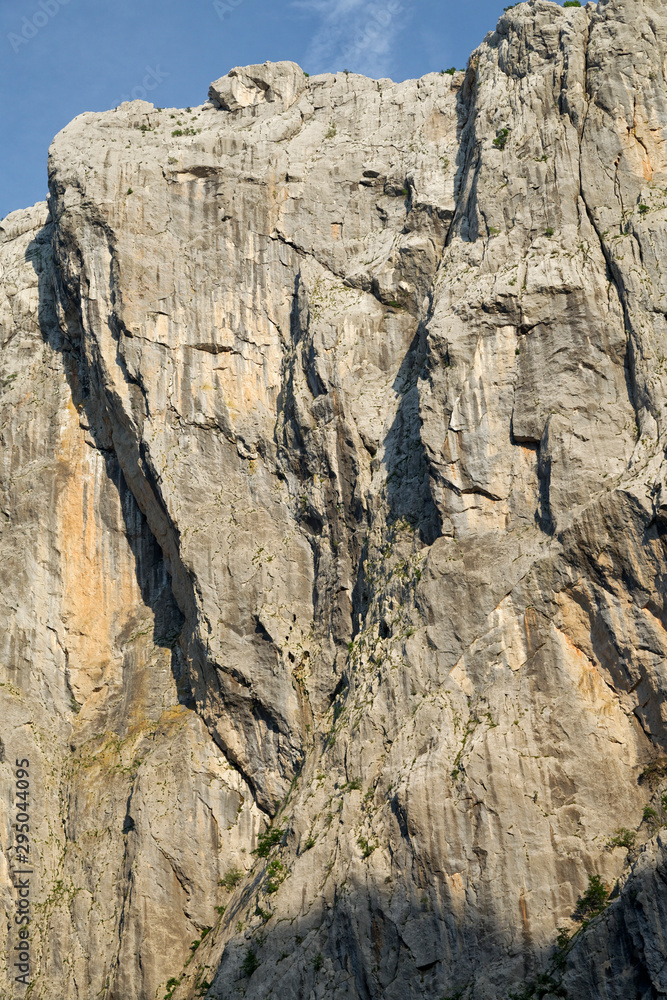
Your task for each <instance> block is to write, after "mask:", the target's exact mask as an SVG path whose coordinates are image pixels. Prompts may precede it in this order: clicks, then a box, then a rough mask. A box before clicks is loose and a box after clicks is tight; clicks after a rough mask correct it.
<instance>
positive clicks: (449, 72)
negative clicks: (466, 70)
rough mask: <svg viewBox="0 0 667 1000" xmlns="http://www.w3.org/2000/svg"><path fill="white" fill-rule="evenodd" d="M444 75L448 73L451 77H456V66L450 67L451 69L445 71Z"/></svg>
mask: <svg viewBox="0 0 667 1000" xmlns="http://www.w3.org/2000/svg"><path fill="white" fill-rule="evenodd" d="M442 72H443V73H448V74H449V75H450V76H454V74H455V73H456V66H450V67H449V69H443V71H442Z"/></svg>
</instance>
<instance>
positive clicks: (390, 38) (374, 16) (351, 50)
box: [294, 0, 404, 79]
mask: <svg viewBox="0 0 667 1000" xmlns="http://www.w3.org/2000/svg"><path fill="white" fill-rule="evenodd" d="M294 6H296V7H300V8H301V9H302V10H308V11H312V12H314V13H316V14H318V15H319V18H320V25H319V28H318V30H317V32H316V33H315V36H314V37H313V39H312V41H311V43H310V46H309V47H308V49H307V52H306V57H305V60H304V62H306V63H307V65H306V69H308V70H309V71H310V72H311V73H336V72H340V71H341V70H343V69H349V70H350V71H351V72H352V73H363V74H364V75H365V76H371V77H375V78H376V79H378V78H380V77H384V76H390V75H391V70H392V63H393V56H394V52H395V47H396V43H397V41H398V36H399V30H400V28H401V22H400V20H399V15H400V14H401V13H402V12H403V11H404V7H403V6H402V5H401V3H400V2H399V0H370V2H369V0H294Z"/></svg>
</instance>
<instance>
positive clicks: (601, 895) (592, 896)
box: [576, 875, 609, 920]
mask: <svg viewBox="0 0 667 1000" xmlns="http://www.w3.org/2000/svg"><path fill="white" fill-rule="evenodd" d="M608 899H609V890H608V889H607V886H606V885H605V884H604V882H603V881H602V879H601V878H600V876H599V875H589V876H588V888H587V889H586V892H585V893H584V894H583V896H580V897H579V899H578V900H577V912H576V917H577V920H590V919H591V918H592V917H597V915H598V913H602V911H603V910H604V908H605V906H606V905H607V900H608Z"/></svg>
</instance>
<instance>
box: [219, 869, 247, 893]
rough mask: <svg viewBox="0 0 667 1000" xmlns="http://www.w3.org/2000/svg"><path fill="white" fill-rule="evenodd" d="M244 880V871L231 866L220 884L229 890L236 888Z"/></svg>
mask: <svg viewBox="0 0 667 1000" xmlns="http://www.w3.org/2000/svg"><path fill="white" fill-rule="evenodd" d="M242 881H243V872H242V871H241V870H240V869H239V868H230V869H229V871H228V872H226V873H225V874H224V875H223V876H222V878H221V879H220V881H219V883H218V885H221V886H223V887H224V888H225V889H227V891H228V892H231V891H232V889H235V888H236V886H237V885H239V884H240V883H241V882H242Z"/></svg>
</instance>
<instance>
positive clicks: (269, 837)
mask: <svg viewBox="0 0 667 1000" xmlns="http://www.w3.org/2000/svg"><path fill="white" fill-rule="evenodd" d="M284 836H285V827H278V826H274V827H271V828H270V829H269V830H265V831H264V833H260V835H259V837H258V840H257V847H256V848H255V850H254V851H253V852H252V853H253V854H256V855H257V857H258V858H268V856H269V854H270V853H271V851H272V850H273V848H274V847H276V846H277V845H278V844H279V843H280V841H281V840H282V839H283V837H284Z"/></svg>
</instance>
